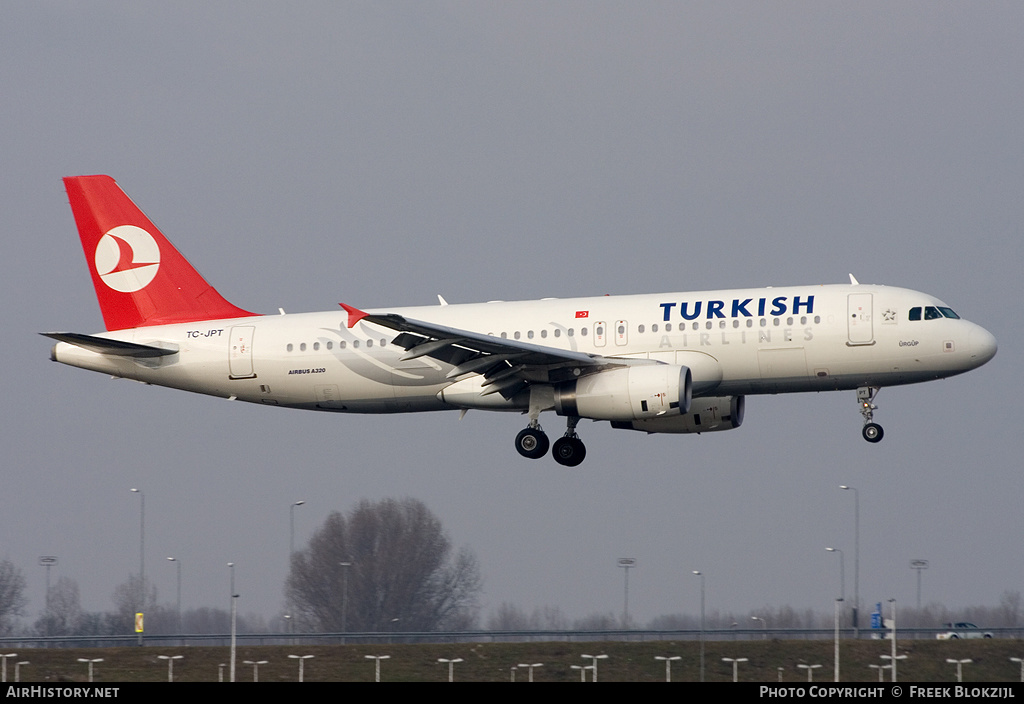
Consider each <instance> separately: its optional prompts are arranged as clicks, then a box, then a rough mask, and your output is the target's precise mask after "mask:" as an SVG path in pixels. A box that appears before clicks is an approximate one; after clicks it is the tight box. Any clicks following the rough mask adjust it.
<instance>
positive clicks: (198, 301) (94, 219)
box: [64, 176, 254, 330]
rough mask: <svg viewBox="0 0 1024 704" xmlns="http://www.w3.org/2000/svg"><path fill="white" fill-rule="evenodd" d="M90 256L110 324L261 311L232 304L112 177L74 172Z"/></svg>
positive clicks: (73, 195) (76, 205) (71, 189)
mask: <svg viewBox="0 0 1024 704" xmlns="http://www.w3.org/2000/svg"><path fill="white" fill-rule="evenodd" d="M64 187H65V188H66V189H67V192H68V199H69V200H70V201H71V211H72V213H74V216H75V224H76V225H77V226H78V234H79V236H80V237H81V238H82V248H83V249H84V250H85V260H86V262H87V263H88V264H89V271H90V273H91V274H92V282H93V286H95V287H96V297H97V298H98V299H99V303H100V310H101V311H102V312H103V321H104V323H106V326H107V330H124V329H126V328H135V327H143V326H148V325H164V324H167V323H186V322H191V321H199V320H217V319H223V318H241V317H248V316H252V315H254V314H253V313H249V312H248V311H244V310H242V309H241V308H238V307H236V306H233V305H232V304H230V303H228V302H227V301H226V300H224V298H223V297H221V295H220V294H219V293H217V291H216V290H215V289H214V288H213V287H212V286H210V284H208V283H207V282H206V280H205V279H203V277H202V276H200V275H199V272H198V271H196V270H195V269H194V268H193V267H192V265H191V264H189V263H188V261H187V260H186V259H185V257H183V256H182V255H181V254H180V253H179V252H178V250H176V249H175V248H174V246H173V245H172V244H171V243H170V241H169V240H168V239H167V238H166V237H164V236H163V233H161V232H160V230H158V229H157V228H156V226H155V225H153V223H152V222H150V220H149V218H147V217H146V215H145V214H144V213H143V212H142V211H141V210H139V208H138V207H137V206H136V205H135V203H133V202H132V200H131V199H130V198H129V197H128V196H127V195H125V192H124V191H122V190H121V189H120V187H118V185H117V183H115V182H114V179H112V178H110V177H109V176H69V177H67V178H65V179H64Z"/></svg>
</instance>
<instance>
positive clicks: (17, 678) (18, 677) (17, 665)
mask: <svg viewBox="0 0 1024 704" xmlns="http://www.w3.org/2000/svg"><path fill="white" fill-rule="evenodd" d="M28 664H29V661H28V660H21V661H19V662H16V663H14V681H15V682H21V666H22V665H28Z"/></svg>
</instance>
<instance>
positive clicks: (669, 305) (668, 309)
mask: <svg viewBox="0 0 1024 704" xmlns="http://www.w3.org/2000/svg"><path fill="white" fill-rule="evenodd" d="M812 298H813V296H812ZM658 305H660V306H661V308H662V310H664V311H665V317H664V318H662V320H664V321H665V322H668V321H669V320H671V318H669V317H668V316H669V313H671V312H672V309H673V308H675V307H676V304H675V303H659V304H658Z"/></svg>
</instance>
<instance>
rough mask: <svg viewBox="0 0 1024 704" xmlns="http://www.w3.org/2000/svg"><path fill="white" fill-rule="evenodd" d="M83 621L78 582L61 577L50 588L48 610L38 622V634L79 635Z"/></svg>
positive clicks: (47, 602)
mask: <svg viewBox="0 0 1024 704" xmlns="http://www.w3.org/2000/svg"><path fill="white" fill-rule="evenodd" d="M81 619H82V601H81V598H80V596H79V593H78V582H76V581H75V580H73V579H71V578H70V577H61V578H60V579H58V580H57V583H56V584H54V585H53V586H52V587H50V592H49V594H48V595H47V598H46V610H45V611H43V615H42V616H41V617H40V618H39V620H38V621H36V632H38V633H40V634H42V635H44V636H64V635H75V634H78V633H79V628H80V621H81Z"/></svg>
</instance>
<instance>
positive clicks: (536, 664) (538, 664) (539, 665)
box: [519, 662, 544, 682]
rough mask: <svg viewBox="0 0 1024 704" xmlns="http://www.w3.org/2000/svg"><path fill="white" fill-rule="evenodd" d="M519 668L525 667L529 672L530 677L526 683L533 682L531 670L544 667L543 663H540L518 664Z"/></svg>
mask: <svg viewBox="0 0 1024 704" xmlns="http://www.w3.org/2000/svg"><path fill="white" fill-rule="evenodd" d="M519 667H525V668H527V669H528V670H529V672H530V676H529V679H528V680H527V681H528V682H533V668H535V667H544V663H542V662H533V663H519Z"/></svg>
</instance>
